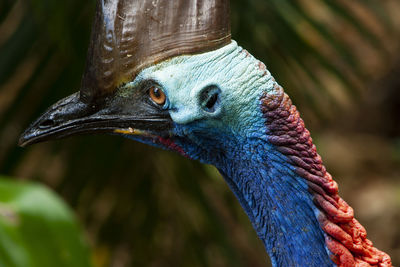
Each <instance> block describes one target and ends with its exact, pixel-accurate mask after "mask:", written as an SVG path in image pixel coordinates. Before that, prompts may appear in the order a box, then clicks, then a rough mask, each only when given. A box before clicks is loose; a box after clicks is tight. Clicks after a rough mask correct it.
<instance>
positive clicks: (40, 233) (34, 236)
mask: <svg viewBox="0 0 400 267" xmlns="http://www.w3.org/2000/svg"><path fill="white" fill-rule="evenodd" d="M89 258H90V257H89V250H88V248H87V245H86V243H85V241H84V239H83V237H82V233H81V229H80V227H79V225H78V223H77V221H76V219H75V217H74V215H73V213H72V212H71V211H70V209H69V208H68V207H67V206H66V205H65V204H64V202H63V201H62V200H61V199H60V198H59V197H57V196H56V195H55V194H54V193H53V192H51V191H50V190H49V189H47V188H45V187H43V186H40V185H37V184H32V183H22V182H16V181H12V180H10V179H5V178H0V266H1V267H3V266H4V267H36V266H37V267H47V266H48V267H54V266H57V267H67V266H71V267H72V266H74V267H80V266H82V267H86V266H90V260H89Z"/></svg>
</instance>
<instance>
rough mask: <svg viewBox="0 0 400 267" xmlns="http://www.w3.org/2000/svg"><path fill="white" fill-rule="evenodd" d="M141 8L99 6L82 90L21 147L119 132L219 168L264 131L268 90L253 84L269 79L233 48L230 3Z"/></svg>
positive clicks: (34, 127) (60, 105)
mask: <svg viewBox="0 0 400 267" xmlns="http://www.w3.org/2000/svg"><path fill="white" fill-rule="evenodd" d="M139 2H140V1H100V3H99V4H98V6H97V15H96V19H95V24H94V29H93V33H92V40H91V44H90V49H89V53H88V64H87V67H86V72H85V74H84V77H83V80H82V88H81V90H80V92H79V93H75V94H73V95H71V96H69V97H67V98H65V99H63V100H61V101H60V102H58V103H56V104H55V105H53V106H52V107H51V108H50V109H49V110H48V111H47V112H45V114H44V115H43V116H41V117H40V118H39V119H38V120H37V121H36V122H35V123H33V124H32V125H31V127H30V128H29V129H28V130H27V131H26V132H25V133H24V134H23V136H22V138H21V140H20V143H21V144H22V145H27V144H31V143H36V142H40V141H45V140H49V139H55V138H62V137H66V136H70V135H74V134H81V133H99V132H103V133H114V134H122V135H125V136H129V137H130V138H133V139H135V140H139V141H142V142H144V143H147V144H152V145H156V146H161V147H164V148H167V149H172V150H176V151H178V152H180V153H181V154H184V155H186V156H188V157H190V158H195V159H199V160H201V161H203V162H208V163H215V162H213V159H216V158H218V157H219V156H220V155H225V153H226V151H229V150H230V148H228V147H227V146H228V145H229V146H234V144H235V142H236V141H235V139H237V138H241V137H244V136H245V135H246V132H248V131H249V128H251V127H253V126H254V127H255V126H256V124H257V122H258V124H260V122H261V120H262V116H261V115H260V114H254V113H255V112H253V111H254V110H257V108H256V106H257V105H258V103H259V97H260V92H261V89H262V88H261V87H262V86H264V85H263V83H262V82H261V81H256V80H254V78H252V77H254V75H256V76H257V72H258V75H259V76H261V75H262V74H263V72H264V71H260V70H257V68H254V69H249V68H248V66H249V64H251V63H253V65H254V66H256V64H257V62H256V60H255V59H254V58H253V57H251V56H249V54H248V53H247V52H246V51H244V50H243V49H241V48H240V47H238V46H237V44H236V42H234V41H231V39H230V22H229V16H228V14H229V3H228V1H188V3H187V4H185V5H183V6H184V7H182V3H181V4H179V6H180V7H178V5H177V3H178V2H179V1H160V2H159V3H158V4H157V7H155V6H153V3H152V1H147V2H146V1H144V3H141V2H140V3H139ZM189 2H190V3H189ZM210 18H211V19H210ZM166 22H168V23H170V24H169V25H166ZM150 30H151V32H149V31H150ZM256 89H257V90H256ZM257 115H259V117H257ZM228 140H230V141H231V142H228Z"/></svg>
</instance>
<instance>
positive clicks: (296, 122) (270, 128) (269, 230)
mask: <svg viewBox="0 0 400 267" xmlns="http://www.w3.org/2000/svg"><path fill="white" fill-rule="evenodd" d="M256 66H257V67H258V68H260V70H264V72H265V74H264V75H265V76H266V77H268V78H267V80H268V83H271V81H272V88H269V89H268V90H267V91H264V92H262V93H261V95H260V98H259V99H258V101H259V109H260V114H262V118H260V120H264V123H263V126H261V127H259V126H257V127H259V129H258V130H257V127H253V129H252V133H251V134H248V135H245V136H246V137H244V140H243V137H241V138H240V139H241V140H238V141H237V144H236V145H233V146H232V148H231V149H227V150H226V151H231V152H225V154H224V156H222V157H221V160H220V163H219V164H218V163H217V164H216V166H217V168H218V169H219V170H220V172H221V173H222V174H223V176H224V177H225V179H226V180H227V182H228V183H229V185H230V187H231V188H232V190H233V191H234V192H235V194H236V196H237V197H238V199H239V201H240V203H241V204H242V206H243V207H244V209H245V210H246V212H247V214H248V216H249V218H250V220H251V221H252V223H253V226H254V228H255V229H256V231H257V234H258V236H259V237H260V238H261V239H262V240H263V242H264V244H265V246H266V249H267V251H268V253H269V255H270V256H271V260H272V262H273V264H274V265H275V266H334V265H338V266H391V260H390V257H389V256H388V255H387V254H385V253H384V252H381V251H379V250H378V249H376V248H375V247H373V244H372V242H371V241H369V240H368V239H367V235H366V231H365V229H364V228H363V227H362V225H361V224H360V223H359V222H358V221H357V220H356V219H355V218H354V216H353V209H352V208H351V207H350V206H349V205H348V204H347V203H346V202H345V201H344V200H343V199H342V198H340V196H339V195H338V187H337V184H336V182H335V181H334V180H333V179H332V177H331V176H330V175H329V173H327V172H326V169H325V167H324V166H323V164H322V161H321V158H320V156H319V155H318V154H317V152H316V148H315V146H314V144H313V143H312V139H311V137H310V133H309V132H308V130H307V129H306V128H305V127H304V123H303V120H302V119H301V118H300V116H299V113H298V112H297V110H296V107H295V106H294V105H292V103H291V101H290V99H289V97H288V96H287V95H286V94H285V93H284V92H283V89H282V88H281V87H280V86H279V85H278V84H277V83H276V82H275V81H274V79H273V78H272V77H271V76H270V75H269V73H268V72H267V71H266V69H265V65H264V64H262V63H261V62H258V63H257V64H256Z"/></svg>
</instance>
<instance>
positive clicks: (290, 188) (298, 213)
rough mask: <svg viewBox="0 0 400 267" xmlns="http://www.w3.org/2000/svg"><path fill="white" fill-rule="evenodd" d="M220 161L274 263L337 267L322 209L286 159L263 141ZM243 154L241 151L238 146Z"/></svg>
mask: <svg viewBox="0 0 400 267" xmlns="http://www.w3.org/2000/svg"><path fill="white" fill-rule="evenodd" d="M245 147H246V150H244V149H243V150H242V151H252V152H242V153H231V154H230V155H225V156H224V157H223V158H220V159H221V160H220V162H217V163H216V164H215V165H216V167H217V168H218V169H219V171H220V172H221V174H222V175H223V176H224V178H225V180H226V181H227V183H228V184H229V186H230V188H231V190H232V191H233V192H234V194H235V195H236V197H237V198H238V199H239V202H240V204H241V205H242V207H243V208H244V210H245V211H246V213H247V215H248V216H249V218H250V220H251V222H252V224H253V227H254V229H255V230H256V232H257V234H258V236H259V238H260V239H261V240H262V241H263V242H264V245H265V247H266V250H267V252H268V254H269V255H270V257H271V261H272V264H273V266H334V263H333V262H332V260H331V259H330V257H329V254H328V251H327V248H326V246H325V245H324V244H325V238H324V233H323V232H322V230H321V228H320V226H319V223H318V221H317V219H316V214H317V213H318V210H317V209H316V208H315V205H314V204H313V202H312V197H311V195H310V193H309V192H308V191H307V187H308V186H307V184H306V182H305V181H304V179H303V178H301V177H298V175H296V174H295V173H294V171H293V170H292V168H291V166H290V165H288V164H287V163H286V160H285V157H284V156H283V155H281V154H280V153H279V152H277V151H274V148H273V147H270V145H268V144H266V143H263V142H262V141H261V140H259V141H256V142H255V141H254V140H248V143H247V144H246V145H245ZM236 152H238V150H236Z"/></svg>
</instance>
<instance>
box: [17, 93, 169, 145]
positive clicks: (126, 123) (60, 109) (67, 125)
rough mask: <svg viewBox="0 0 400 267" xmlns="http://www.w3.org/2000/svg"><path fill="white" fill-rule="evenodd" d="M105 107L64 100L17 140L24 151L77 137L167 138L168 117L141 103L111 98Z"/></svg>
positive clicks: (74, 98)
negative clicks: (92, 134)
mask: <svg viewBox="0 0 400 267" xmlns="http://www.w3.org/2000/svg"><path fill="white" fill-rule="evenodd" d="M105 102H107V103H103V104H101V105H99V104H87V103H84V102H83V101H82V100H81V99H80V93H79V92H77V93H75V94H72V95H70V96H69V97H66V98H64V99H62V100H60V101H59V102H57V103H56V104H54V105H53V106H51V107H50V108H49V109H48V110H47V111H46V112H45V113H44V114H43V115H42V116H40V117H39V118H38V119H37V120H36V121H35V122H34V123H32V124H31V125H30V126H29V127H28V128H27V129H26V130H25V132H24V133H23V134H22V135H21V137H20V139H19V145H20V146H22V147H25V146H27V145H31V144H34V143H39V142H43V141H48V140H53V139H60V138H64V137H67V136H71V135H76V134H87V133H117V134H118V133H119V134H130V135H143V136H146V135H147V136H156V135H157V136H163V135H167V134H168V131H169V129H170V128H171V120H170V117H169V115H168V114H165V113H163V112H154V110H153V112H151V111H152V109H151V107H150V108H149V107H148V106H147V107H146V105H143V104H142V103H140V102H139V103H137V105H136V107H134V106H135V105H131V104H130V105H129V107H128V108H126V107H127V106H128V105H126V104H125V105H124V101H123V99H119V98H118V97H114V98H113V99H111V100H110V99H108V100H107V101H105Z"/></svg>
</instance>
